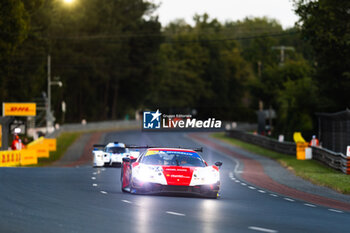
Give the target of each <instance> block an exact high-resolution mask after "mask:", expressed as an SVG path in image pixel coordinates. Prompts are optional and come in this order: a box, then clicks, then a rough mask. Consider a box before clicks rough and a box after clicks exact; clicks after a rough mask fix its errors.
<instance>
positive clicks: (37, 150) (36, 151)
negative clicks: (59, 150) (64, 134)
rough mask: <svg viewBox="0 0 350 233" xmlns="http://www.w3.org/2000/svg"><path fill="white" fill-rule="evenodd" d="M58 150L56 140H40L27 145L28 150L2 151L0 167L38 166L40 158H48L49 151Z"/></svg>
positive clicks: (0, 152)
mask: <svg viewBox="0 0 350 233" xmlns="http://www.w3.org/2000/svg"><path fill="white" fill-rule="evenodd" d="M55 150H56V139H54V138H53V139H51V138H50V139H49V138H43V137H41V138H39V139H38V140H35V141H33V142H31V143H29V144H28V145H27V149H23V150H9V151H0V167H17V166H23V165H30V164H37V163H38V158H42V157H45V158H48V157H49V156H50V154H49V151H55Z"/></svg>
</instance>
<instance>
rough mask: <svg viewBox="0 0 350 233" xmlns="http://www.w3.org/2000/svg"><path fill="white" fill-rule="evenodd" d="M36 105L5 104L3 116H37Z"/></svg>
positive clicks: (3, 105)
mask: <svg viewBox="0 0 350 233" xmlns="http://www.w3.org/2000/svg"><path fill="white" fill-rule="evenodd" d="M35 115H36V104H35V103H3V104H2V116H35Z"/></svg>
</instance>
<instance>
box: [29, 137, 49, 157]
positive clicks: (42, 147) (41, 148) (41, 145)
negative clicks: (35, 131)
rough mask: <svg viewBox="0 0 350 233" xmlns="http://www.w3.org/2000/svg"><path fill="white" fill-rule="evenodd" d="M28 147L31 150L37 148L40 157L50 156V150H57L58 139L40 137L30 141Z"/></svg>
mask: <svg viewBox="0 0 350 233" xmlns="http://www.w3.org/2000/svg"><path fill="white" fill-rule="evenodd" d="M27 148H28V149H30V150H36V153H37V156H38V158H48V157H50V153H49V152H50V151H55V150H56V139H54V138H44V137H40V138H39V139H37V140H35V141H33V142H31V143H29V144H28V145H27Z"/></svg>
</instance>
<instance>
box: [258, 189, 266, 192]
mask: <svg viewBox="0 0 350 233" xmlns="http://www.w3.org/2000/svg"><path fill="white" fill-rule="evenodd" d="M258 192H259V193H266V191H264V190H261V189H259V190H258Z"/></svg>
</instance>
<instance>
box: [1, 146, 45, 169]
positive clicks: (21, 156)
mask: <svg viewBox="0 0 350 233" xmlns="http://www.w3.org/2000/svg"><path fill="white" fill-rule="evenodd" d="M37 163H38V157H37V156H36V152H35V151H33V150H26V149H24V150H13V151H11V150H9V151H0V167H17V166H21V165H29V164H37Z"/></svg>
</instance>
